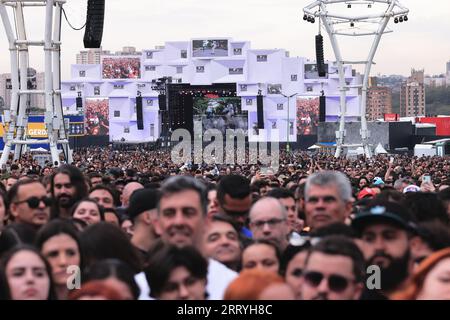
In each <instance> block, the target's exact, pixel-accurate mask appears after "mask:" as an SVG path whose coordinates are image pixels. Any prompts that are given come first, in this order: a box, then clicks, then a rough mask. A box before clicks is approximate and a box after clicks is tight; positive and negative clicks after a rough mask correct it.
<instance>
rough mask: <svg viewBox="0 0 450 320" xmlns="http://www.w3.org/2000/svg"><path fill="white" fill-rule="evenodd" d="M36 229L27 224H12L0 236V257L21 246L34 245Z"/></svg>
mask: <svg viewBox="0 0 450 320" xmlns="http://www.w3.org/2000/svg"><path fill="white" fill-rule="evenodd" d="M35 238H36V229H35V228H33V226H32V225H30V224H27V223H12V224H10V225H8V226H6V227H5V229H4V230H3V231H2V233H1V234H0V257H1V256H2V255H3V253H4V252H6V251H8V250H10V249H11V248H13V247H15V246H17V245H20V244H29V245H32V244H34V240H35Z"/></svg>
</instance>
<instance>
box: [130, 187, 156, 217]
mask: <svg viewBox="0 0 450 320" xmlns="http://www.w3.org/2000/svg"><path fill="white" fill-rule="evenodd" d="M158 200H159V192H158V191H157V190H155V189H138V190H136V191H134V192H133V193H132V194H131V197H130V204H129V206H128V209H127V213H128V216H129V217H130V219H132V220H133V219H134V218H136V217H137V216H139V215H140V214H141V213H143V212H144V211H148V210H152V209H156V206H157V205H158Z"/></svg>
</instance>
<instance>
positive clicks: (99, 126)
mask: <svg viewBox="0 0 450 320" xmlns="http://www.w3.org/2000/svg"><path fill="white" fill-rule="evenodd" d="M85 127H86V134H87V135H91V136H104V135H108V134H109V102H108V99H95V100H87V101H86V126H85Z"/></svg>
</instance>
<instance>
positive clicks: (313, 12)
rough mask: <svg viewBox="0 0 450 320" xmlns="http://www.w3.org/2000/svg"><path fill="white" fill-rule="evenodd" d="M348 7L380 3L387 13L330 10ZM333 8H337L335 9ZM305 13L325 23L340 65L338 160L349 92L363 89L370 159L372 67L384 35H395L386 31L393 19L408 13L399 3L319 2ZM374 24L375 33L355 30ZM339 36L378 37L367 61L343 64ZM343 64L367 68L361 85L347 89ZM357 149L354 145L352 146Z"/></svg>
mask: <svg viewBox="0 0 450 320" xmlns="http://www.w3.org/2000/svg"><path fill="white" fill-rule="evenodd" d="M342 3H344V4H347V5H348V6H349V8H350V7H351V6H352V5H355V6H357V5H367V6H369V7H371V5H372V4H374V3H378V4H382V5H386V9H385V10H383V11H380V12H376V13H373V14H366V15H359V16H358V15H353V16H352V15H349V14H348V15H347V14H340V13H333V12H332V11H331V9H333V8H335V7H336V6H334V5H337V4H342ZM333 6H334V7H333ZM303 12H304V14H305V15H306V16H307V17H311V18H312V17H317V18H319V19H320V20H319V23H322V24H323V25H324V27H325V29H326V31H327V33H328V36H329V38H330V42H331V46H332V48H333V52H334V55H335V58H336V61H337V67H338V72H339V91H340V114H339V118H340V121H339V131H337V132H336V152H335V157H340V156H341V153H342V149H343V148H344V147H346V145H345V144H344V140H345V116H346V114H347V102H346V92H347V90H349V89H350V88H361V99H360V109H359V110H360V112H361V114H360V116H361V131H360V134H361V146H362V147H363V148H364V154H365V155H366V157H368V158H370V157H371V156H372V150H371V148H370V145H369V137H370V132H369V130H368V128H367V120H366V99H367V87H368V82H369V75H370V69H371V67H372V64H373V63H374V62H373V58H374V56H375V53H376V51H377V48H378V44H379V43H380V40H381V36H382V35H383V34H385V33H388V32H392V31H390V30H386V27H387V24H388V22H389V20H390V19H391V18H392V17H397V16H405V15H407V14H408V13H409V10H408V9H407V8H406V7H404V6H403V5H401V4H400V3H399V1H398V0H318V1H314V2H313V3H311V4H310V5H308V6H306V7H305V8H303ZM358 23H360V24H363V23H367V24H369V23H370V24H373V25H377V29H376V30H373V31H372V30H364V29H359V28H357V27H355V25H356V24H358ZM341 24H348V25H350V26H351V28H352V31H350V32H348V31H341V30H338V28H336V26H339V25H341ZM337 36H353V37H356V36H375V37H374V40H373V43H372V46H371V48H370V51H369V55H368V57H367V60H366V61H344V60H343V58H342V54H341V50H340V47H339V44H338V40H337ZM344 64H362V65H364V66H365V69H364V78H363V81H362V84H360V85H346V83H345V75H344ZM352 146H354V145H352Z"/></svg>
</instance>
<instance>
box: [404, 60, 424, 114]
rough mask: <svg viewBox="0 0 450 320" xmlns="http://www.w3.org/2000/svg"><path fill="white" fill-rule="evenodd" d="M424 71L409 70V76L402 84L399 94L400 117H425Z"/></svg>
mask: <svg viewBox="0 0 450 320" xmlns="http://www.w3.org/2000/svg"><path fill="white" fill-rule="evenodd" d="M424 78H425V76H424V70H423V69H422V70H415V69H412V70H411V76H410V77H409V78H408V79H407V80H406V82H404V83H403V84H402V87H401V92H400V116H402V117H417V116H425V84H424Z"/></svg>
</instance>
